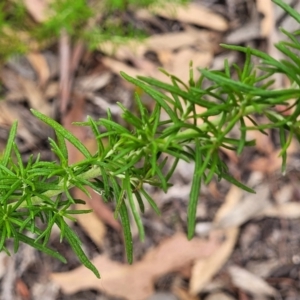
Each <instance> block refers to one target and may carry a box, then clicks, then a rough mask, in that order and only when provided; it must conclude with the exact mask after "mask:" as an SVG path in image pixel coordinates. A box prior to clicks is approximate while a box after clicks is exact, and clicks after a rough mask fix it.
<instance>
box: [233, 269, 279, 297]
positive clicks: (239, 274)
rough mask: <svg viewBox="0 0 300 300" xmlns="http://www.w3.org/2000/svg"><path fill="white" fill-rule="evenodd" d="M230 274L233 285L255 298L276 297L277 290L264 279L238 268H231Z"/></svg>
mask: <svg viewBox="0 0 300 300" xmlns="http://www.w3.org/2000/svg"><path fill="white" fill-rule="evenodd" d="M228 272H229V274H230V276H231V279H232V282H233V284H234V285H235V286H236V287H238V288H240V289H242V290H244V291H246V292H248V293H250V294H251V295H254V296H261V295H266V296H276V294H277V292H276V290H275V289H274V288H273V287H271V286H270V285H269V284H268V283H267V282H265V281H264V280H263V279H262V278H260V277H258V276H256V275H254V274H252V273H251V272H249V271H247V270H246V269H242V268H240V267H238V266H230V267H229V268H228Z"/></svg>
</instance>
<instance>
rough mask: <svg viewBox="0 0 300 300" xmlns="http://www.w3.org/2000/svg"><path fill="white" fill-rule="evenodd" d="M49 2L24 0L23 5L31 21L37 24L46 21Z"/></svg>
mask: <svg viewBox="0 0 300 300" xmlns="http://www.w3.org/2000/svg"><path fill="white" fill-rule="evenodd" d="M49 3H50V1H49V0H24V4H25V6H26V8H27V10H28V12H29V13H30V14H31V16H32V17H33V19H34V20H35V21H37V22H39V23H41V22H44V21H46V20H47V13H46V12H47V10H48V9H49Z"/></svg>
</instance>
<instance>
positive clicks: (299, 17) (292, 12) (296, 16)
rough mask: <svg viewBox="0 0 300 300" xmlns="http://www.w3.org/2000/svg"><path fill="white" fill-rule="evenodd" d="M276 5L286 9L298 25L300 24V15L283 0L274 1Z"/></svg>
mask: <svg viewBox="0 0 300 300" xmlns="http://www.w3.org/2000/svg"><path fill="white" fill-rule="evenodd" d="M272 1H273V2H274V3H275V4H276V5H278V6H280V7H281V8H282V9H284V10H285V11H286V12H287V13H288V14H289V15H290V16H291V17H293V18H294V19H295V20H296V21H297V22H298V23H300V14H299V13H298V12H297V11H296V10H295V9H293V8H292V7H291V6H289V5H288V4H287V3H286V2H284V1H282V0H272Z"/></svg>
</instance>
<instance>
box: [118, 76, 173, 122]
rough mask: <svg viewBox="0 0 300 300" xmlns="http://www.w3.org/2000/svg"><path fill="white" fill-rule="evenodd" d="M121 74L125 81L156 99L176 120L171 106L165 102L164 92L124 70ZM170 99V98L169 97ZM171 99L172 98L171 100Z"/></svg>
mask: <svg viewBox="0 0 300 300" xmlns="http://www.w3.org/2000/svg"><path fill="white" fill-rule="evenodd" d="M121 76H122V77H123V78H124V79H126V80H127V81H129V82H131V83H133V84H134V85H136V86H138V87H140V88H141V89H142V90H144V91H145V93H147V94H148V95H149V96H151V97H152V98H153V99H154V100H156V101H157V102H158V103H159V105H160V106H161V107H163V109H164V110H165V111H166V113H167V114H168V115H169V117H170V118H171V119H172V121H173V122H176V120H177V117H176V115H175V114H174V112H173V110H172V109H171V107H170V106H169V105H168V104H167V102H166V100H165V99H166V98H167V96H165V95H164V94H162V93H160V92H158V91H156V90H154V89H153V88H151V87H150V86H148V85H146V84H144V83H142V82H141V81H140V80H138V79H135V78H133V77H131V76H129V75H127V74H125V73H124V72H121ZM170 100H171V99H170ZM171 101H172V100H171Z"/></svg>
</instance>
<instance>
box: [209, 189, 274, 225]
mask: <svg viewBox="0 0 300 300" xmlns="http://www.w3.org/2000/svg"><path fill="white" fill-rule="evenodd" d="M270 205H271V202H270V201H269V188H268V186H267V185H262V186H260V187H258V188H256V194H248V195H247V196H246V197H245V198H244V199H243V200H241V201H240V202H238V203H237V204H236V205H235V206H234V207H233V208H232V210H231V211H229V212H228V213H226V214H224V215H223V216H222V217H220V218H219V219H218V221H217V222H216V223H215V226H216V228H230V227H234V226H240V225H242V224H243V223H245V222H247V221H248V220H250V219H251V218H253V217H256V216H258V215H259V214H260V213H261V211H262V210H264V209H265V208H266V207H268V206H270Z"/></svg>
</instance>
